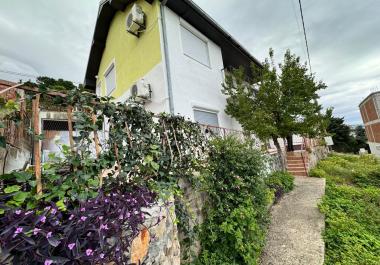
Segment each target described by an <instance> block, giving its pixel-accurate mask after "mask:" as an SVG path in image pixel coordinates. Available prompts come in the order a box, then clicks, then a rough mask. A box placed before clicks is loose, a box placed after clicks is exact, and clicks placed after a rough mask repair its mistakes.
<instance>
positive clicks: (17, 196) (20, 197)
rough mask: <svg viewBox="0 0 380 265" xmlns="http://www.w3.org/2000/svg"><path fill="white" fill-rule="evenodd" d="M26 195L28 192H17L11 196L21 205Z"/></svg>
mask: <svg viewBox="0 0 380 265" xmlns="http://www.w3.org/2000/svg"><path fill="white" fill-rule="evenodd" d="M28 195H29V192H18V193H16V194H15V195H14V196H13V199H14V200H15V201H17V202H19V203H23V202H24V201H25V199H26V198H27V197H28Z"/></svg>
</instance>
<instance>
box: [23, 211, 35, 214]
mask: <svg viewBox="0 0 380 265" xmlns="http://www.w3.org/2000/svg"><path fill="white" fill-rule="evenodd" d="M31 213H33V211H27V212H26V213H25V215H29V214H31Z"/></svg>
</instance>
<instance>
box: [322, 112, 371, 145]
mask: <svg viewBox="0 0 380 265" xmlns="http://www.w3.org/2000/svg"><path fill="white" fill-rule="evenodd" d="M327 132H328V133H329V134H331V135H332V138H333V141H334V145H333V146H332V148H333V150H334V151H336V152H341V153H358V152H359V150H360V149H361V148H364V149H367V150H368V151H369V146H368V144H367V136H366V134H365V129H364V127H363V126H360V125H359V126H356V127H355V129H354V130H353V129H352V128H351V127H350V126H349V125H347V124H345V121H344V118H339V117H331V118H330V122H329V125H328V127H327Z"/></svg>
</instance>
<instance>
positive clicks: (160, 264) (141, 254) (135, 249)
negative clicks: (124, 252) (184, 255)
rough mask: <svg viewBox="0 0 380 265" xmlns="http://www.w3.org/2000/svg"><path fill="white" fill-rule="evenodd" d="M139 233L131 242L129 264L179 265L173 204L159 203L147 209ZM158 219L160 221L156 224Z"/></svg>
mask: <svg viewBox="0 0 380 265" xmlns="http://www.w3.org/2000/svg"><path fill="white" fill-rule="evenodd" d="M145 211H146V212H147V213H148V216H149V218H147V220H146V222H145V224H144V226H145V227H147V228H148V229H145V228H144V229H142V232H141V233H140V235H139V236H138V237H137V238H136V239H135V240H134V241H133V242H132V247H131V257H130V258H131V264H140V263H141V264H144V265H180V263H181V259H180V255H181V253H180V245H179V239H178V229H177V224H176V215H175V206H174V203H173V202H171V203H169V205H167V204H164V203H160V205H158V206H154V207H152V208H149V209H145ZM158 219H161V221H160V222H159V223H158V224H157V221H158Z"/></svg>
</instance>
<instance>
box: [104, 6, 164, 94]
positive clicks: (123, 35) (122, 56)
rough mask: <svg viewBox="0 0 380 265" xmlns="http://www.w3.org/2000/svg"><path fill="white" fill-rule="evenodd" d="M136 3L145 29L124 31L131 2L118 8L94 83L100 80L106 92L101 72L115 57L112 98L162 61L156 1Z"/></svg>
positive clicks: (158, 7) (158, 10)
mask: <svg viewBox="0 0 380 265" xmlns="http://www.w3.org/2000/svg"><path fill="white" fill-rule="evenodd" d="M136 3H138V4H139V5H140V6H141V7H142V9H143V11H144V13H145V15H146V32H143V33H141V34H140V38H137V37H135V36H134V35H132V34H130V33H128V32H127V30H126V18H127V15H128V13H129V11H130V10H131V8H132V5H129V6H128V7H127V8H126V9H125V10H124V11H123V12H121V11H117V13H116V14H115V17H114V18H113V21H112V23H111V26H110V29H109V32H108V36H107V42H106V47H105V49H104V52H103V56H102V60H101V63H100V67H99V72H98V80H97V83H99V82H101V85H102V88H101V91H102V95H105V94H106V88H105V79H104V74H105V71H106V70H107V69H108V67H109V66H110V64H111V63H112V61H115V67H116V89H115V90H114V91H113V92H112V93H111V96H113V97H115V98H118V97H120V96H122V95H123V94H124V93H125V91H127V90H128V89H130V88H131V86H132V85H133V84H134V83H135V82H136V81H137V80H139V79H140V78H142V77H143V76H144V75H145V74H147V73H148V72H149V71H150V70H151V69H152V68H153V67H154V66H155V65H157V64H158V63H160V62H161V45H160V27H159V20H158V19H159V13H160V4H159V1H154V2H153V4H152V5H150V4H149V3H147V2H146V1H145V0H138V1H136Z"/></svg>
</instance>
